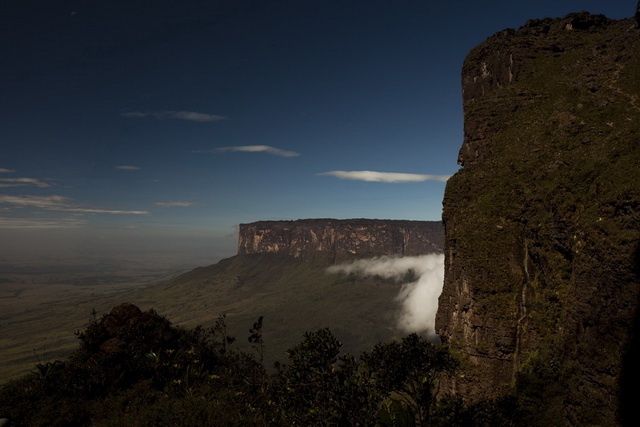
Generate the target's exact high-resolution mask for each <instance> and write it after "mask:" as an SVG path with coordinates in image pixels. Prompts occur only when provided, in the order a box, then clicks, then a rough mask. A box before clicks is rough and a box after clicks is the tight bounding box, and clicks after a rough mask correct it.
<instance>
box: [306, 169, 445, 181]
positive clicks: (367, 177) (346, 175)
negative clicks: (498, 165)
mask: <svg viewBox="0 0 640 427" xmlns="http://www.w3.org/2000/svg"><path fill="white" fill-rule="evenodd" d="M318 175H330V176H335V177H336V178H340V179H351V180H355V181H367V182H394V183H397V182H422V181H442V182H446V181H447V180H448V179H449V178H450V177H451V175H427V174H416V173H395V172H375V171H328V172H322V173H319V174H318Z"/></svg>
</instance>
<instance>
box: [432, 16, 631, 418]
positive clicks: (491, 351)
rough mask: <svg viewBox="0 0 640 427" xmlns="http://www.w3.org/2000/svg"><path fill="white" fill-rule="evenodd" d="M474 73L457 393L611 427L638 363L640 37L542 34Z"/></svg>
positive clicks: (548, 30)
mask: <svg viewBox="0 0 640 427" xmlns="http://www.w3.org/2000/svg"><path fill="white" fill-rule="evenodd" d="M462 74H463V75H462V79H463V99H464V111H465V136H464V142H463V146H462V148H461V150H460V155H459V163H460V164H461V165H462V166H463V168H462V169H461V170H460V171H459V172H458V173H457V174H456V175H455V176H453V177H452V178H451V179H450V180H449V182H448V183H447V188H446V192H445V199H444V211H443V221H444V224H445V234H446V241H445V257H446V260H445V265H446V271H445V283H444V289H443V292H442V295H441V297H440V306H439V310H438V315H437V322H436V328H437V330H438V332H439V334H440V335H441V337H442V338H443V339H444V340H445V341H446V342H448V343H450V345H451V347H452V348H453V349H454V351H456V352H457V354H459V355H460V356H461V358H462V360H463V362H462V365H461V370H460V371H459V373H458V375H457V377H456V378H453V379H451V381H449V383H448V387H450V389H451V390H455V391H457V392H460V393H462V394H463V395H464V396H466V397H468V398H471V399H476V398H479V397H487V396H497V395H500V394H501V393H504V392H505V391H506V390H509V389H511V388H512V387H516V389H517V390H518V393H525V394H526V393H530V396H534V395H535V396H537V397H535V398H538V399H540V403H539V404H540V411H541V414H542V415H541V416H542V417H544V416H546V415H545V414H547V415H548V414H556V415H555V416H557V414H561V416H562V417H564V419H565V420H566V421H567V422H569V423H574V424H586V423H591V424H600V425H611V424H612V423H615V422H616V420H619V416H620V411H624V410H625V406H624V403H625V402H626V401H625V397H626V385H625V384H626V383H625V379H626V378H627V377H626V374H627V373H628V372H630V371H631V370H633V369H631V368H630V364H628V363H627V361H628V360H632V356H634V355H635V354H636V353H637V350H636V349H637V344H636V343H635V341H634V340H633V334H634V332H635V328H636V324H637V307H638V289H639V283H640V279H639V275H638V272H639V270H638V262H639V258H640V255H639V253H640V252H639V249H638V242H639V239H640V212H639V210H640V140H639V138H640V136H639V135H640V30H639V29H638V24H637V22H636V21H635V20H633V19H629V20H622V21H611V20H609V19H607V18H605V17H603V16H593V15H589V14H586V13H581V14H572V15H568V16H567V17H565V18H562V19H545V20H537V21H529V22H528V23H527V24H526V25H525V26H524V27H522V28H520V29H519V30H506V31H502V32H500V33H498V34H496V35H494V36H493V37H491V38H489V39H488V40H487V41H486V42H484V43H483V44H481V45H480V46H478V47H477V48H475V49H474V50H473V51H472V52H471V53H470V54H469V56H468V57H467V59H466V61H465V63H464V67H463V73H462ZM633 363H634V364H635V363H638V361H637V360H635V361H634V362H633ZM628 369H631V370H629V371H628ZM633 371H634V372H637V371H635V370H633ZM536 381H537V384H543V385H545V386H544V387H542V388H541V390H543V391H540V392H536V393H537V394H536V393H533V392H532V391H531V390H532V389H531V384H532V383H533V384H536ZM546 384H548V385H549V386H546ZM549 416H550V417H551V415H549Z"/></svg>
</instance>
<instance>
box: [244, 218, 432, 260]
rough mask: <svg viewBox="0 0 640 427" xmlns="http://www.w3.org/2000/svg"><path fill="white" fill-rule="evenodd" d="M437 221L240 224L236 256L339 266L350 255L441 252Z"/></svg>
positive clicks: (354, 220) (355, 220)
mask: <svg viewBox="0 0 640 427" xmlns="http://www.w3.org/2000/svg"><path fill="white" fill-rule="evenodd" d="M443 243H444V230H443V228H442V223H441V222H440V221H404V220H380V219H362V218H360V219H342V220H341V219H302V220H297V221H258V222H253V223H250V224H240V229H239V238H238V255H248V254H257V253H277V254H282V255H287V256H290V257H293V258H296V259H300V260H312V259H318V258H323V259H327V260H329V261H330V262H337V261H341V260H345V259H348V258H350V257H353V256H358V257H364V256H374V255H378V256H379V255H398V256H402V255H423V254H429V253H442V248H443V246H444V245H443Z"/></svg>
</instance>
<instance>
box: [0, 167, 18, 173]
mask: <svg viewBox="0 0 640 427" xmlns="http://www.w3.org/2000/svg"><path fill="white" fill-rule="evenodd" d="M14 172H15V171H14V170H13V169H7V168H0V173H14Z"/></svg>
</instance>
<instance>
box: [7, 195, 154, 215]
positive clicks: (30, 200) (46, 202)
mask: <svg viewBox="0 0 640 427" xmlns="http://www.w3.org/2000/svg"><path fill="white" fill-rule="evenodd" d="M71 200H72V199H69V198H68V197H62V196H8V195H0V203H6V204H9V205H13V206H17V207H19V208H36V209H45V210H51V211H62V212H79V213H99V214H115V215H148V214H149V212H148V211H127V210H120V209H99V208H93V207H84V206H81V205H77V204H74V203H71Z"/></svg>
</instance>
